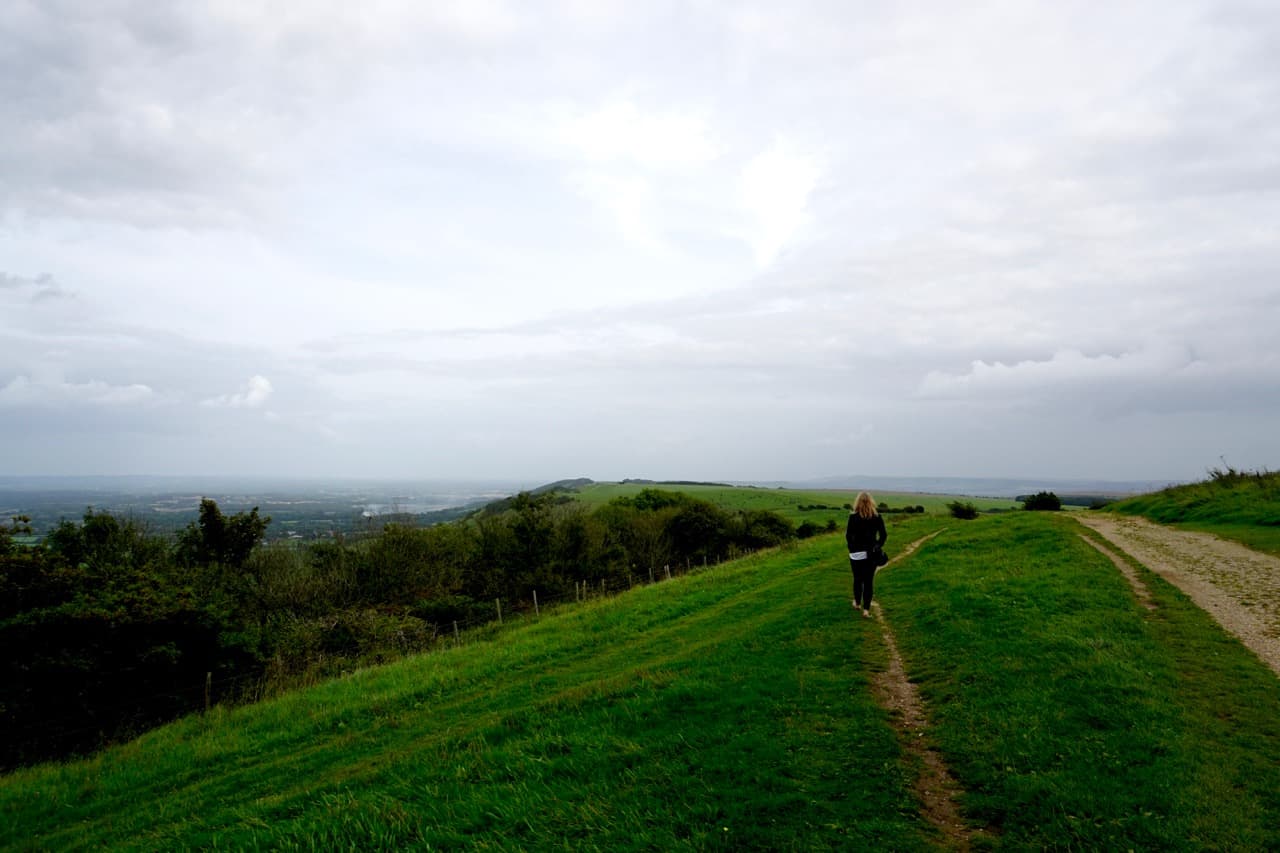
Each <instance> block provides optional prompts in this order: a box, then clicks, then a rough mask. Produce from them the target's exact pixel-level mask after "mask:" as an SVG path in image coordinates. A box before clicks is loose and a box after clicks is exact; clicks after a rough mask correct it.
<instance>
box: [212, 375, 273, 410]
mask: <svg viewBox="0 0 1280 853" xmlns="http://www.w3.org/2000/svg"><path fill="white" fill-rule="evenodd" d="M272 390H273V389H272V387H271V380H269V379H267V377H265V376H250V377H249V381H248V382H246V383H245V384H244V386H243V387H242V388H241V390H240V391H239V392H237V393H235V394H223V395H221V396H219V397H210V398H209V399H207V400H201V401H200V405H202V406H206V407H210V408H229V409H256V408H258V407H259V406H261V405H262V404H263V403H265V402H267V398H268V397H270V396H271V392H272Z"/></svg>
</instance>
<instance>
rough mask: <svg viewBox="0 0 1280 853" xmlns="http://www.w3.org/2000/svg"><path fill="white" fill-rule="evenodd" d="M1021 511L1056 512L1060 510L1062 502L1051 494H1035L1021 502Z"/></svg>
mask: <svg viewBox="0 0 1280 853" xmlns="http://www.w3.org/2000/svg"><path fill="white" fill-rule="evenodd" d="M1022 508H1023V509H1029V510H1039V511H1047V512H1057V511H1058V510H1060V509H1062V500H1061V499H1060V498H1059V497H1058V496H1057V495H1055V494H1054V493H1053V492H1036V493H1035V494H1034V495H1030V496H1029V497H1028V498H1027V499H1026V500H1025V501H1023V502H1022Z"/></svg>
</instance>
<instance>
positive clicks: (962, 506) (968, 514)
mask: <svg viewBox="0 0 1280 853" xmlns="http://www.w3.org/2000/svg"><path fill="white" fill-rule="evenodd" d="M947 509H949V510H950V511H951V517H952V518H962V519H972V518H977V517H978V508H977V507H976V506H974V505H973V504H972V503H970V502H969V501H952V502H951V503H949V504H947Z"/></svg>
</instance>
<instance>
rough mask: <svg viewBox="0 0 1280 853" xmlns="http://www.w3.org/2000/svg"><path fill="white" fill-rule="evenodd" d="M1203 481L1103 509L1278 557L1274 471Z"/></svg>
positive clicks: (1279, 479) (1278, 490) (1279, 498)
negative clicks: (1222, 539)
mask: <svg viewBox="0 0 1280 853" xmlns="http://www.w3.org/2000/svg"><path fill="white" fill-rule="evenodd" d="M1211 474H1212V476H1210V478H1209V479H1207V480H1204V481H1202V482H1199V483H1190V484H1187V485H1183V486H1170V487H1169V488H1167V489H1162V490H1160V491H1158V492H1152V493H1150V494H1146V495H1138V496H1136V497H1132V498H1128V499H1126V500H1123V501H1119V502H1117V503H1114V504H1111V505H1110V506H1108V507H1107V509H1108V510H1109V511H1113V512H1121V513H1126V514H1129V515H1141V516H1144V517H1146V518H1149V519H1151V520H1152V521H1158V522H1160V523H1162V524H1176V525H1177V526H1179V527H1182V528H1185V529H1188V530H1199V531H1203V532H1207V533H1215V534H1217V535H1219V536H1222V537H1224V538H1226V539H1234V540H1236V541H1237V542H1242V543H1243V544H1245V545H1248V546H1249V547H1251V548H1255V549H1257V550H1259V551H1265V552H1267V553H1270V554H1274V555H1276V556H1280V472H1266V471H1264V472H1247V471H1245V472H1241V471H1233V470H1230V469H1228V470H1227V471H1214V472H1211Z"/></svg>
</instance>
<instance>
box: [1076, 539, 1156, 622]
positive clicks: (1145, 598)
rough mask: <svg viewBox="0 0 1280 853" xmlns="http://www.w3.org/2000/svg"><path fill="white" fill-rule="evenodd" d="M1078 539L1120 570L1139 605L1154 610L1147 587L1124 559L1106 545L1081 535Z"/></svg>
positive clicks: (1153, 602) (1154, 606)
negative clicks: (1096, 550) (1086, 543)
mask: <svg viewBox="0 0 1280 853" xmlns="http://www.w3.org/2000/svg"><path fill="white" fill-rule="evenodd" d="M1080 538H1081V539H1083V540H1084V541H1085V542H1088V543H1089V544H1090V545H1092V546H1093V547H1094V548H1097V549H1098V551H1099V552H1100V553H1101V554H1102V555H1103V556H1104V557H1106V558H1107V559H1109V560H1110V561H1111V562H1112V563H1114V564H1115V567H1116V568H1117V569H1119V570H1120V574H1122V575H1124V579H1125V580H1127V581H1128V582H1129V586H1131V587H1133V594H1134V595H1136V596H1137V597H1138V603H1139V604H1141V605H1142V606H1143V607H1145V608H1147V609H1148V610H1155V609H1156V603H1155V601H1153V600H1152V598H1151V590H1149V589H1147V585H1146V584H1145V583H1143V581H1142V578H1140V577H1138V573H1137V572H1136V571H1134V569H1133V566H1131V565H1129V564H1128V563H1126V562H1125V561H1124V558H1122V557H1120V556H1119V555H1117V554H1116V553H1115V552H1114V551H1112V550H1111V549H1110V548H1108V547H1107V546H1106V545H1102V544H1099V543H1097V542H1094V541H1093V540H1092V539H1090V538H1089V537H1088V536H1085V535H1084V534H1083V533H1081V534H1080Z"/></svg>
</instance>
